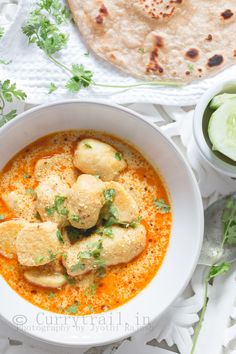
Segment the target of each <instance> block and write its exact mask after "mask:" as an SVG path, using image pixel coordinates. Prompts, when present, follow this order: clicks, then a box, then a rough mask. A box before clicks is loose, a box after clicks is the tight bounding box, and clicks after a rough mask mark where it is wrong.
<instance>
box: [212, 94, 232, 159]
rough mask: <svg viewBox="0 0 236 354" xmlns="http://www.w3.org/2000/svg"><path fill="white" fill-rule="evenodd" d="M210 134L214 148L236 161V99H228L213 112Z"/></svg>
mask: <svg viewBox="0 0 236 354" xmlns="http://www.w3.org/2000/svg"><path fill="white" fill-rule="evenodd" d="M208 135H209V138H210V141H211V142H212V145H213V150H217V151H219V152H221V153H222V154H223V155H225V156H227V157H229V158H230V159H231V160H233V161H236V99H231V100H228V101H226V103H224V104H223V105H221V106H220V108H218V109H217V110H216V111H215V112H214V113H213V114H212V116H211V119H210V122H209V126H208Z"/></svg>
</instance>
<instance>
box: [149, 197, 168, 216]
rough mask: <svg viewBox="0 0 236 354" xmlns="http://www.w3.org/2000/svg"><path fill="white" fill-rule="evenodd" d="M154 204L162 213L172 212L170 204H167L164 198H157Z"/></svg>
mask: <svg viewBox="0 0 236 354" xmlns="http://www.w3.org/2000/svg"><path fill="white" fill-rule="evenodd" d="M153 204H154V205H155V207H156V208H157V210H158V212H159V213H161V214H167V213H169V212H170V206H169V205H167V204H166V203H165V201H164V200H163V199H157V198H155V199H154V203H153Z"/></svg>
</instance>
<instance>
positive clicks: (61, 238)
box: [56, 230, 65, 243]
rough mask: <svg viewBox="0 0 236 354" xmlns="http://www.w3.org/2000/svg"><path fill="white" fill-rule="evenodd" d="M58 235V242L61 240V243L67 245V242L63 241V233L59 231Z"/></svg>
mask: <svg viewBox="0 0 236 354" xmlns="http://www.w3.org/2000/svg"><path fill="white" fill-rule="evenodd" d="M56 235H57V238H58V240H59V241H60V242H61V243H65V241H64V240H63V237H62V233H61V231H60V230H57V232H56Z"/></svg>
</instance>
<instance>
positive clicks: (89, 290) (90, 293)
mask: <svg viewBox="0 0 236 354" xmlns="http://www.w3.org/2000/svg"><path fill="white" fill-rule="evenodd" d="M97 287H98V286H97V284H92V285H90V286H89V287H88V288H87V289H86V290H85V293H84V294H85V296H87V297H89V296H94V295H96V291H97Z"/></svg>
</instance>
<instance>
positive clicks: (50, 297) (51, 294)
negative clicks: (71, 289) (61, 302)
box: [48, 291, 56, 299]
mask: <svg viewBox="0 0 236 354" xmlns="http://www.w3.org/2000/svg"><path fill="white" fill-rule="evenodd" d="M54 297H56V294H55V293H54V292H52V291H51V292H50V293H48V298H49V299H53V298H54Z"/></svg>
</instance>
